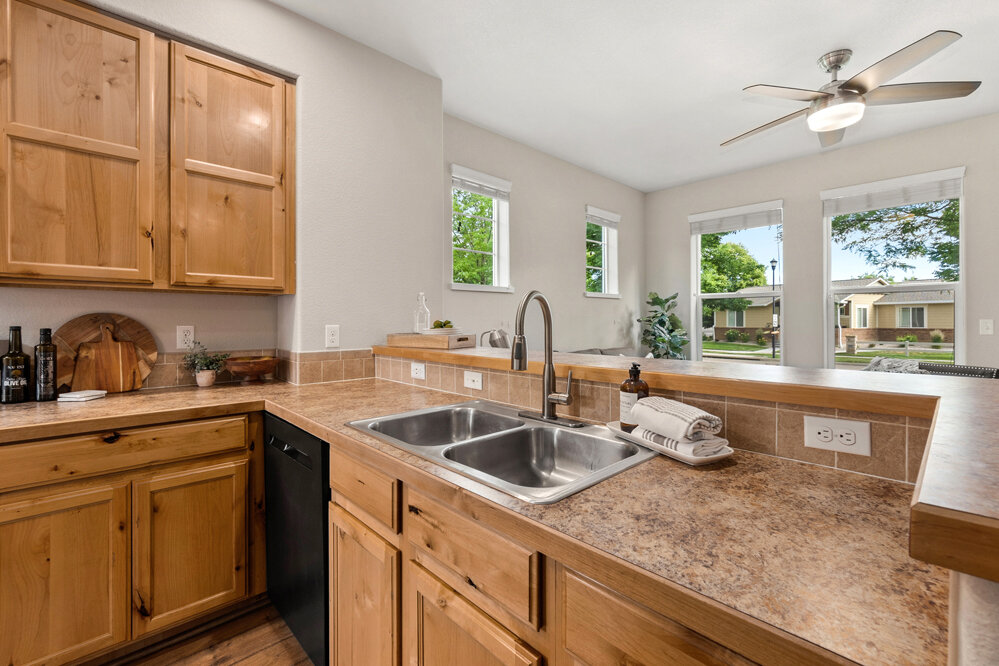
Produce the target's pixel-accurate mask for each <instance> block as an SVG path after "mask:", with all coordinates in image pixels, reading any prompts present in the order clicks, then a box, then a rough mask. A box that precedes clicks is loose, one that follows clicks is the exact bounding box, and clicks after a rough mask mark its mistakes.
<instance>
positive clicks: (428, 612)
mask: <svg viewBox="0 0 999 666" xmlns="http://www.w3.org/2000/svg"><path fill="white" fill-rule="evenodd" d="M406 573H407V579H408V583H407V597H406V600H405V605H404V607H403V617H404V618H405V620H404V621H405V622H407V623H411V626H410V627H409V631H408V632H407V633H408V635H410V636H413V637H415V640H414V641H413V644H411V645H410V646H409V649H410V650H412V651H413V652H412V654H411V658H410V660H409V662H410V663H411V664H421V665H425V666H465V665H466V664H477V665H481V666H489V665H496V666H539V665H540V664H541V662H542V659H541V655H539V654H538V653H537V652H535V651H534V650H533V649H532V648H531V647H530V646H528V645H527V644H526V643H524V642H523V641H521V640H520V639H519V638H517V637H516V636H515V635H513V634H512V633H510V632H509V631H508V630H507V629H506V628H505V627H503V626H502V625H501V624H499V623H498V622H496V620H494V619H492V618H491V617H489V616H488V615H486V614H485V613H483V612H482V611H481V610H479V609H478V608H476V607H475V606H474V605H472V603H471V602H470V601H468V600H466V599H465V598H464V597H462V596H461V595H459V594H458V593H457V592H455V591H454V590H453V589H451V588H450V587H448V586H447V585H446V584H445V583H444V582H443V581H441V580H440V579H439V578H437V577H436V576H434V575H433V574H431V573H430V572H428V571H427V570H426V569H424V568H423V567H421V566H420V565H418V564H416V563H415V562H413V561H410V562H409V563H408V564H407V570H406Z"/></svg>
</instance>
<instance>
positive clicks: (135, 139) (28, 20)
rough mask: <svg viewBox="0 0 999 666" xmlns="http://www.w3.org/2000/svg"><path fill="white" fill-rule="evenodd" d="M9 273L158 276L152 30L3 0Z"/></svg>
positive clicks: (3, 213) (1, 262)
mask: <svg viewBox="0 0 999 666" xmlns="http://www.w3.org/2000/svg"><path fill="white" fill-rule="evenodd" d="M0 8H2V11H3V15H2V17H0V23H2V26H0V27H2V30H0V73H2V79H3V80H2V83H0V125H2V131H3V137H2V151H3V153H2V155H0V170H2V173H0V181H2V186H0V197H2V200H0V273H3V274H5V275H14V276H22V277H25V276H28V277H37V278H42V279H44V278H53V279H67V278H69V279H80V280H86V281H100V282H133V283H150V282H152V232H153V227H152V224H153V166H154V165H153V106H152V105H153V71H154V70H153V39H154V38H153V34H152V33H151V32H148V31H146V30H140V29H139V28H136V27H134V26H131V25H128V24H126V23H122V22H119V21H116V20H114V19H111V18H108V17H106V16H103V15H101V14H98V13H97V12H94V11H91V10H88V9H85V8H83V7H80V6H79V5H77V4H71V3H69V2H62V1H60V0H30V2H29V1H27V0H0Z"/></svg>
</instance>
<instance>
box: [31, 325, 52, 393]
mask: <svg viewBox="0 0 999 666" xmlns="http://www.w3.org/2000/svg"><path fill="white" fill-rule="evenodd" d="M55 399H56V346H55V345H54V344H52V329H51V328H43V329H41V330H40V331H39V332H38V344H37V345H35V400H37V401H38V402H45V401H47V400H55Z"/></svg>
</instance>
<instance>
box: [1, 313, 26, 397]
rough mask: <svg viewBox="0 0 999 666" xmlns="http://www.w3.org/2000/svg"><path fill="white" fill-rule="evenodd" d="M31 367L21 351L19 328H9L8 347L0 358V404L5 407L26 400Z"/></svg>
mask: <svg viewBox="0 0 999 666" xmlns="http://www.w3.org/2000/svg"><path fill="white" fill-rule="evenodd" d="M30 375H31V365H30V362H29V361H28V355H27V354H25V353H24V352H23V351H21V327H20V326H11V327H10V347H9V349H8V351H7V353H6V354H4V355H3V356H0V403H3V404H5V405H7V404H11V403H15V402H24V401H25V400H27V399H28V379H29V377H30Z"/></svg>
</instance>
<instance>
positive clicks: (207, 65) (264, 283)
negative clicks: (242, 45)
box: [170, 43, 287, 290]
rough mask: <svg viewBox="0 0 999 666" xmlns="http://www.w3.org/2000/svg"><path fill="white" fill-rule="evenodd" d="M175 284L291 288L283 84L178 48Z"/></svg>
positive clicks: (174, 134) (173, 142) (173, 188)
mask: <svg viewBox="0 0 999 666" xmlns="http://www.w3.org/2000/svg"><path fill="white" fill-rule="evenodd" d="M172 48H173V95H172V99H173V104H172V106H171V110H170V113H171V118H172V135H171V144H170V153H171V155H170V160H171V173H172V180H171V234H170V254H171V280H172V283H173V284H176V285H197V286H211V287H238V288H244V289H246V288H249V289H269V290H280V289H282V288H283V287H284V286H285V267H286V257H285V251H286V246H285V236H286V231H287V229H286V225H287V215H286V209H285V208H286V202H285V179H284V176H285V113H284V109H285V82H284V81H283V80H282V79H280V78H278V77H276V76H272V75H270V74H264V73H263V72H259V71H257V70H255V69H251V68H250V67H246V66H245V65H240V64H237V63H234V62H231V61H229V60H226V59H224V58H220V57H218V56H214V55H211V54H209V53H205V52H203V51H199V50H197V49H194V48H191V47H190V46H185V45H183V44H177V43H174V44H173V45H172Z"/></svg>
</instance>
